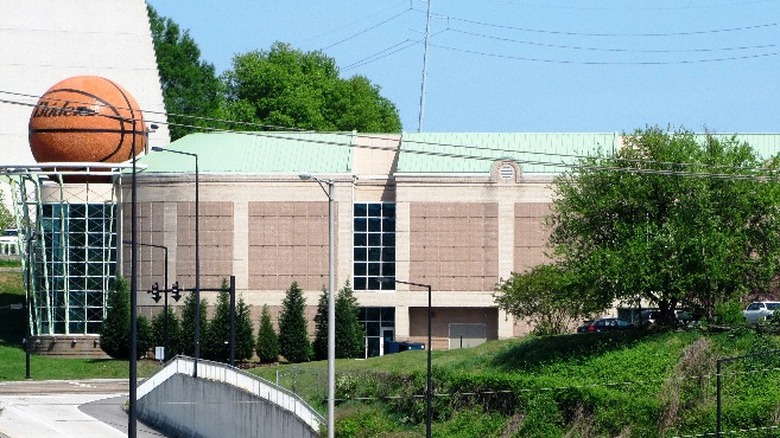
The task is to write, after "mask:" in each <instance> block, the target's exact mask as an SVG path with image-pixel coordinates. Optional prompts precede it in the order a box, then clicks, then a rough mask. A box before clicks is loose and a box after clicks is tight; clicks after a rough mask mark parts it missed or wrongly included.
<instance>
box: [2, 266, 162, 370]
mask: <svg viewBox="0 0 780 438" xmlns="http://www.w3.org/2000/svg"><path fill="white" fill-rule="evenodd" d="M24 299H25V291H24V285H23V281H22V272H21V270H19V271H0V307H2V306H6V305H9V304H18V303H24ZM24 319H25V312H24V310H11V309H0V321H2V323H0V381H4V380H22V379H24V373H25V354H24V349H23V346H22V339H24ZM158 367H159V365H158V364H157V363H155V362H152V361H140V362H139V363H138V376H139V377H145V376H148V375H151V374H152V373H153V372H154V371H155V370H156V369H157V368H158ZM129 374H130V367H129V363H128V362H127V361H121V360H113V359H72V358H61V357H49V356H42V355H36V354H33V355H31V357H30V376H31V377H32V378H33V379H35V380H60V379H97V378H106V379H108V378H117V379H126V378H128V376H129Z"/></svg>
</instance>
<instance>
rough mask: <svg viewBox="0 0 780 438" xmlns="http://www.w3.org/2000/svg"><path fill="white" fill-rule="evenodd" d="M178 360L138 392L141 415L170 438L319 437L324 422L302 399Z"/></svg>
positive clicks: (233, 372) (219, 367)
mask: <svg viewBox="0 0 780 438" xmlns="http://www.w3.org/2000/svg"><path fill="white" fill-rule="evenodd" d="M194 366H195V363H194V361H193V360H192V359H191V358H188V357H182V356H178V357H176V358H175V359H173V360H171V361H170V362H169V363H168V364H167V365H166V366H165V367H164V368H162V369H161V370H160V371H158V372H157V373H155V374H154V375H153V376H151V377H150V378H149V379H147V380H146V381H144V383H142V384H141V385H140V386H139V387H138V393H137V394H138V401H137V405H136V407H137V413H138V418H139V419H140V420H142V421H143V422H145V423H147V424H149V425H151V426H153V427H155V428H157V429H158V430H160V431H161V432H164V433H166V435H169V436H183V437H199V438H200V437H203V438H210V437H215V438H216V437H220V438H221V437H285V438H286V437H290V438H298V437H300V438H310V437H319V436H320V433H319V429H320V426H322V425H323V424H324V422H325V421H324V418H323V417H322V415H320V414H319V413H318V412H317V411H315V410H314V409H312V408H311V407H310V406H309V405H308V404H306V402H304V401H303V400H301V398H300V397H298V396H297V395H296V394H294V393H292V392H290V391H288V390H286V389H284V388H281V387H279V386H277V385H275V384H273V383H271V382H269V381H267V380H264V379H261V378H259V377H257V376H254V375H251V374H249V373H246V372H243V371H241V370H239V369H237V368H233V367H231V366H228V365H225V364H222V363H216V362H209V361H204V360H199V361H198V377H197V378H194V377H192V374H193V371H194Z"/></svg>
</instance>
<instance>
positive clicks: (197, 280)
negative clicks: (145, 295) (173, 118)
mask: <svg viewBox="0 0 780 438" xmlns="http://www.w3.org/2000/svg"><path fill="white" fill-rule="evenodd" d="M152 150H153V151H157V152H170V153H172V154H179V155H187V156H190V157H193V158H194V159H195V304H196V305H195V358H194V362H195V367H194V370H193V372H192V377H196V378H197V377H198V358H200V228H199V222H200V181H199V175H198V174H199V172H198V154H195V153H192V152H185V151H179V150H176V149H165V148H161V147H157V146H155V147H152Z"/></svg>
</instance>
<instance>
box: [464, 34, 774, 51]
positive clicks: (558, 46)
mask: <svg viewBox="0 0 780 438" xmlns="http://www.w3.org/2000/svg"><path fill="white" fill-rule="evenodd" d="M449 30H450V32H454V33H459V34H463V35H468V36H473V37H478V38H484V39H490V40H494V41H501V42H508V43H516V44H524V45H529V46H536V47H543V48H553V49H570V50H585V51H593V52H623V53H699V52H728V51H736V50H754V49H767V48H774V47H777V46H776V45H775V44H765V45H754V46H732V47H712V48H694V49H680V50H671V49H633V48H632V49H626V48H610V47H593V46H572V45H564V44H550V43H541V42H537V41H529V40H518V39H514V38H505V37H499V36H494V35H486V34H481V33H476V32H469V31H465V30H460V29H453V28H450V29H449Z"/></svg>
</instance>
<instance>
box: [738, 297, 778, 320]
mask: <svg viewBox="0 0 780 438" xmlns="http://www.w3.org/2000/svg"><path fill="white" fill-rule="evenodd" d="M778 309H780V301H754V302H752V303H750V305H748V306H747V308H746V309H745V310H744V311H743V312H742V314H743V315H745V319H746V320H747V322H748V324H758V323H759V322H762V321H766V320H767V319H768V318H771V317H772V316H773V315H772V314H773V313H774V312H775V310H778ZM778 315H780V314H778Z"/></svg>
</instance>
